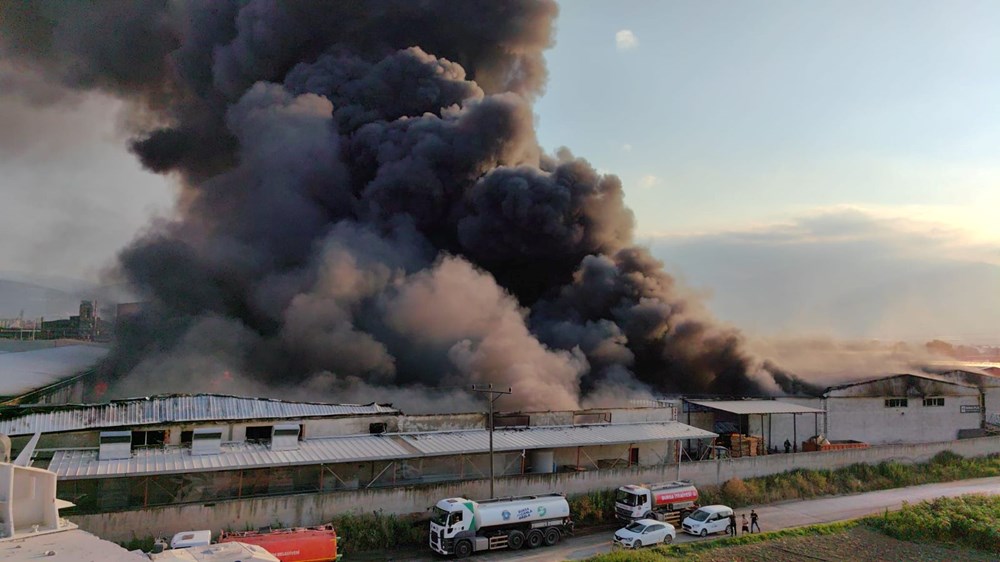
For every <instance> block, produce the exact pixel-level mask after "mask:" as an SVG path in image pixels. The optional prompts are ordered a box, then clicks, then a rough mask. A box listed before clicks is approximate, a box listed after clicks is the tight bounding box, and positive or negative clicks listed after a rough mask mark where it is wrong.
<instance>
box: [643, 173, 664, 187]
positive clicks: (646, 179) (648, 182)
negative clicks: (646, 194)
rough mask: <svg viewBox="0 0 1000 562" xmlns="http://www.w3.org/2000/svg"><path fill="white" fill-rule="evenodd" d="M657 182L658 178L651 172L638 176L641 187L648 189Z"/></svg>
mask: <svg viewBox="0 0 1000 562" xmlns="http://www.w3.org/2000/svg"><path fill="white" fill-rule="evenodd" d="M658 183H660V178H658V177H656V176H654V175H653V174H646V175H644V176H642V177H641V178H639V187H641V188H642V189H649V188H651V187H653V186H654V185H657V184H658Z"/></svg>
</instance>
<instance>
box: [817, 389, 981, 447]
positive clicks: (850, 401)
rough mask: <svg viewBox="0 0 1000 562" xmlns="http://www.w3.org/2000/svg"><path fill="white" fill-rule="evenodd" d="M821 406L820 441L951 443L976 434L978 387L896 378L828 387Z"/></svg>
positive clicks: (978, 424)
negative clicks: (822, 433)
mask: <svg viewBox="0 0 1000 562" xmlns="http://www.w3.org/2000/svg"><path fill="white" fill-rule="evenodd" d="M823 401H824V404H825V409H826V412H827V419H828V425H827V428H826V431H827V433H826V436H827V438H829V439H831V440H859V441H865V442H867V443H869V444H872V445H879V444H890V443H928V442H934V441H951V440H954V439H958V438H959V437H961V436H962V433H963V432H967V431H969V432H975V431H977V430H980V429H981V427H982V422H983V412H984V410H983V394H982V392H981V391H980V389H979V388H978V387H976V386H975V385H971V384H966V383H959V382H954V381H952V380H949V379H948V378H945V377H941V376H936V375H914V374H899V375H893V376H890V377H884V378H880V379H874V380H867V381H861V382H855V383H850V384H844V385H840V386H834V387H830V388H829V389H827V391H826V393H825V394H824V397H823Z"/></svg>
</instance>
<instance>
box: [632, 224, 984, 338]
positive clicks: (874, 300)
mask: <svg viewBox="0 0 1000 562" xmlns="http://www.w3.org/2000/svg"><path fill="white" fill-rule="evenodd" d="M649 242H650V244H651V246H652V248H653V251H654V253H655V254H656V255H657V257H659V258H660V259H663V260H664V261H665V262H666V263H667V265H668V268H669V269H671V270H672V271H673V272H674V273H677V274H679V275H680V276H681V277H682V278H683V279H684V280H686V281H687V282H688V283H690V284H692V285H694V286H695V287H698V288H700V289H707V290H710V291H711V292H712V294H713V297H712V298H711V300H710V301H709V302H710V304H709V306H710V308H711V309H712V310H713V311H714V312H715V313H716V314H718V315H719V316H720V317H721V318H723V319H724V320H727V321H729V322H732V323H734V324H736V325H737V326H739V327H740V328H742V329H744V330H745V331H747V332H749V333H751V334H768V335H777V334H798V335H803V334H813V335H826V336H832V337H843V338H878V339H886V340H895V339H899V340H908V341H920V340H924V341H926V340H928V339H933V338H942V339H949V340H950V339H955V340H965V341H969V342H975V341H978V340H983V339H986V338H988V337H995V336H993V335H994V334H995V333H996V330H995V325H994V320H993V319H995V318H996V317H997V316H998V315H1000V293H997V291H996V287H997V286H1000V284H998V283H1000V259H998V258H1000V244H997V243H995V242H988V241H983V240H980V239H978V238H977V237H976V236H974V235H972V233H969V232H967V231H966V230H964V229H963V228H961V226H956V225H953V224H950V223H942V222H935V221H928V220H914V219H912V218H909V217H907V216H903V214H902V213H898V212H896V213H894V212H891V211H890V210H888V209H869V208H862V207H849V206H837V207H827V208H822V209H815V210H812V211H811V212H804V213H802V214H800V215H798V216H794V217H789V218H788V219H787V220H785V221H782V222H775V223H771V224H769V225H756V226H753V227H747V228H730V229H723V230H719V231H715V232H705V233H701V234H687V235H674V236H664V237H655V238H652V239H651V240H649Z"/></svg>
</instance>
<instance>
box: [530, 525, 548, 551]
mask: <svg viewBox="0 0 1000 562" xmlns="http://www.w3.org/2000/svg"><path fill="white" fill-rule="evenodd" d="M525 540H526V542H527V543H528V548H538V547H540V546H542V542H543V541H544V540H545V536H544V535H542V532H541V531H539V530H538V529H532V530H530V531H528V538H527V539H525Z"/></svg>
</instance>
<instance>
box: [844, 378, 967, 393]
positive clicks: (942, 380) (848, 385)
mask: <svg viewBox="0 0 1000 562" xmlns="http://www.w3.org/2000/svg"><path fill="white" fill-rule="evenodd" d="M901 378H912V379H924V380H929V381H934V382H939V383H944V384H951V385H955V386H962V387H966V388H978V387H977V386H976V385H974V384H968V383H961V382H956V381H954V380H951V379H948V378H945V377H942V376H939V375H931V374H929V373H920V374H913V373H899V374H896V375H889V376H886V377H879V378H877V379H865V380H860V381H855V382H849V383H846V384H838V385H836V386H831V387H829V388H827V389H826V392H825V393H824V396H826V395H827V394H829V393H831V392H834V391H837V390H844V389H846V388H852V387H855V386H864V385H869V384H877V383H881V382H884V381H891V380H893V379H901Z"/></svg>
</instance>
